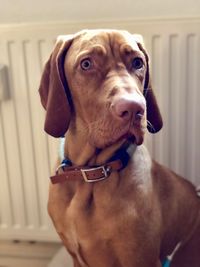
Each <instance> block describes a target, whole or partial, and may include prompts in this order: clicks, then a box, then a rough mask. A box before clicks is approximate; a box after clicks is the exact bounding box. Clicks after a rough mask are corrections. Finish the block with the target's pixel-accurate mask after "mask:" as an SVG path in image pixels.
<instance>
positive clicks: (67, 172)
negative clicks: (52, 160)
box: [50, 159, 123, 184]
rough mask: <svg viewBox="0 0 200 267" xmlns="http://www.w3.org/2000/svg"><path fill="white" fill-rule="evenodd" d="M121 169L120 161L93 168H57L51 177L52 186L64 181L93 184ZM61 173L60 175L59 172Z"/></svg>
mask: <svg viewBox="0 0 200 267" xmlns="http://www.w3.org/2000/svg"><path fill="white" fill-rule="evenodd" d="M122 167H123V163H122V161H121V160H120V159H117V160H114V161H111V162H109V163H106V164H105V165H101V166H95V167H77V166H74V167H63V166H62V164H61V165H60V166H59V167H58V169H57V171H56V175H54V176H51V177H50V179H51V182H52V184H57V183H63V182H65V181H72V180H73V181H74V180H84V181H85V182H87V183H94V182H99V181H102V180H105V179H106V178H108V177H109V175H110V174H111V172H113V171H119V170H121V169H122ZM61 169H62V172H61V173H60V170H61Z"/></svg>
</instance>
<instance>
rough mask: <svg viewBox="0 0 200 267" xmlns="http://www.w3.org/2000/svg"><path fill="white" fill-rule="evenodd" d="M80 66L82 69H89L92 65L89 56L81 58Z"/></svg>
mask: <svg viewBox="0 0 200 267" xmlns="http://www.w3.org/2000/svg"><path fill="white" fill-rule="evenodd" d="M80 66H81V69H82V70H89V69H91V67H92V61H91V60H90V59H89V58H86V59H83V60H82V61H81V64H80Z"/></svg>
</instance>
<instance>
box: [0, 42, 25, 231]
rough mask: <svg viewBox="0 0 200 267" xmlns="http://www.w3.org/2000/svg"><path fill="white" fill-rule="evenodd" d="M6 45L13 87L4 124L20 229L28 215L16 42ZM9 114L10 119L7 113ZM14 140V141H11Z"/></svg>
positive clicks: (15, 217) (13, 209) (11, 85)
mask: <svg viewBox="0 0 200 267" xmlns="http://www.w3.org/2000/svg"><path fill="white" fill-rule="evenodd" d="M5 45H6V47H5V48H4V53H2V56H3V54H4V55H5V56H6V57H7V58H5V57H4V60H5V62H7V64H8V67H9V70H10V87H11V92H10V93H11V99H10V100H9V101H8V102H7V103H4V104H5V105H4V107H2V108H3V110H2V117H3V125H4V131H5V144H6V149H7V153H8V157H7V159H8V163H7V164H8V169H9V172H10V173H9V176H8V178H9V179H10V180H9V183H10V190H11V197H12V200H11V203H12V205H13V207H12V211H13V215H12V216H13V227H14V228H16V229H19V228H20V227H21V226H24V225H25V221H26V215H25V207H24V200H25V199H24V192H23V183H22V180H21V177H22V175H23V174H22V165H21V159H20V156H21V153H20V144H19V132H18V126H17V115H16V103H15V100H16V99H15V92H14V83H15V81H14V80H15V79H14V76H15V74H14V72H15V70H14V59H13V49H15V48H16V45H17V44H16V42H14V41H8V42H7V43H5ZM8 114H9V119H7V115H8ZM11 140H12V141H11Z"/></svg>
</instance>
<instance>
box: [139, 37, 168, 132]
mask: <svg viewBox="0 0 200 267" xmlns="http://www.w3.org/2000/svg"><path fill="white" fill-rule="evenodd" d="M134 37H135V39H136V42H137V44H138V47H139V49H140V50H141V51H142V52H143V54H144V55H145V59H146V64H147V71H146V77H145V83H144V96H145V98H146V102H147V120H148V126H147V128H148V130H149V132H150V133H157V132H158V131H160V129H161V128H162V126H163V120H162V116H161V113H160V109H159V107H158V104H157V101H156V97H155V94H154V91H153V88H152V85H151V79H150V74H149V58H148V55H147V52H146V50H145V49H144V43H143V38H142V36H141V35H134Z"/></svg>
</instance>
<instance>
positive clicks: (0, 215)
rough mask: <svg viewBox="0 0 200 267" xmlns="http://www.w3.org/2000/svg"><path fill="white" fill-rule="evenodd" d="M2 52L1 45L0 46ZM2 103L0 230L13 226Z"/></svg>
mask: <svg viewBox="0 0 200 267" xmlns="http://www.w3.org/2000/svg"><path fill="white" fill-rule="evenodd" d="M0 50H1V51H2V45H1V44H0ZM2 106H3V103H0V151H1V153H0V163H1V164H0V169H1V186H0V211H1V212H0V228H6V227H11V226H12V224H13V205H12V195H11V189H10V177H9V168H8V155H7V150H6V146H5V132H4V125H3V118H2V113H3V107H2Z"/></svg>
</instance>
